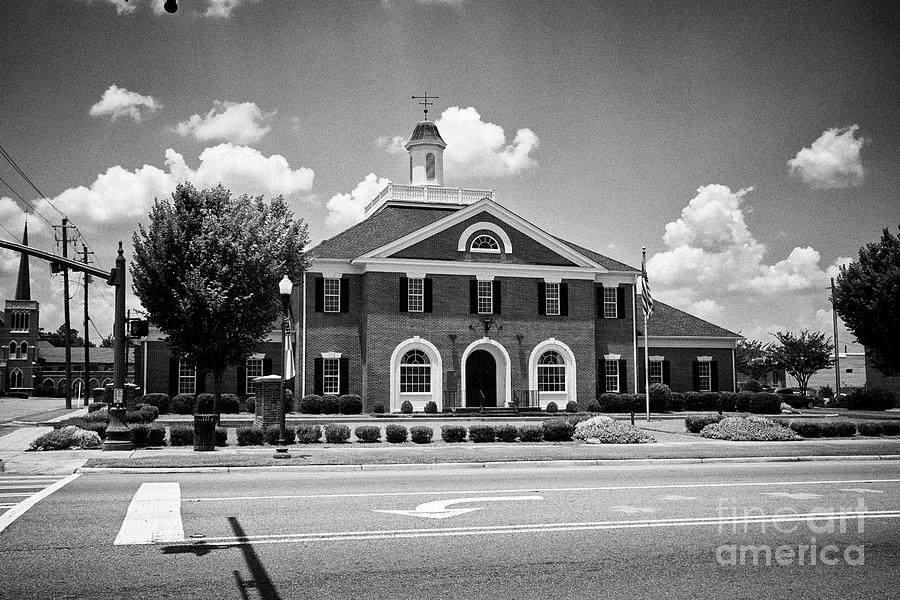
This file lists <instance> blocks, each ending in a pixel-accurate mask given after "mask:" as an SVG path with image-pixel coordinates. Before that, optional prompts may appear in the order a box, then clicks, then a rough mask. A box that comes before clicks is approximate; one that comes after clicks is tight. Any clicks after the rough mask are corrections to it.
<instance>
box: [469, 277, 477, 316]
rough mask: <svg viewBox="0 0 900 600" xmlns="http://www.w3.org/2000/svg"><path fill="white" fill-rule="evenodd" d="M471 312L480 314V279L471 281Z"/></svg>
mask: <svg viewBox="0 0 900 600" xmlns="http://www.w3.org/2000/svg"><path fill="white" fill-rule="evenodd" d="M469 312H470V313H472V314H473V315H477V314H478V280H477V279H472V280H470V281H469Z"/></svg>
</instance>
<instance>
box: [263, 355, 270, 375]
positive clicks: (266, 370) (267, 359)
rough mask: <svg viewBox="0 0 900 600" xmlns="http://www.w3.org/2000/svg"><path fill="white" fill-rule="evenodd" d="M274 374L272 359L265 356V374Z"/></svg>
mask: <svg viewBox="0 0 900 600" xmlns="http://www.w3.org/2000/svg"><path fill="white" fill-rule="evenodd" d="M271 374H272V359H271V358H264V359H263V375H271Z"/></svg>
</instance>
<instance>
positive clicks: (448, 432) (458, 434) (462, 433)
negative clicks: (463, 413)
mask: <svg viewBox="0 0 900 600" xmlns="http://www.w3.org/2000/svg"><path fill="white" fill-rule="evenodd" d="M441 439H442V440H444V441H445V442H447V443H448V444H456V443H459V442H464V441H466V428H465V427H463V426H462V425H442V426H441Z"/></svg>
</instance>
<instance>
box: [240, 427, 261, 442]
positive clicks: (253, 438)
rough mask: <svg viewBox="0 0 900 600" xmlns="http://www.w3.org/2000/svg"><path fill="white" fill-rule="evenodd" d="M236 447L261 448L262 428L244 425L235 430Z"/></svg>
mask: <svg viewBox="0 0 900 600" xmlns="http://www.w3.org/2000/svg"><path fill="white" fill-rule="evenodd" d="M237 442H238V446H262V443H263V430H262V427H257V426H255V425H245V426H243V427H238V429H237Z"/></svg>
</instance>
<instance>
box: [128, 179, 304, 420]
mask: <svg viewBox="0 0 900 600" xmlns="http://www.w3.org/2000/svg"><path fill="white" fill-rule="evenodd" d="M133 241H134V262H133V264H132V265H131V274H132V277H133V278H134V280H133V281H134V284H133V289H134V293H135V294H136V295H137V297H138V298H139V299H140V300H141V303H142V304H143V305H144V308H145V309H146V310H147V313H148V316H149V318H150V321H151V322H152V323H154V324H155V325H156V326H157V327H159V329H160V330H161V331H162V332H163V333H165V334H166V335H167V336H168V338H169V343H170V344H171V345H172V346H173V347H174V349H175V351H176V352H178V354H179V356H181V357H183V358H185V359H187V360H190V361H192V362H193V363H194V364H195V365H196V367H197V371H198V375H204V374H205V373H208V372H212V373H213V375H214V380H215V411H216V412H217V413H218V407H219V399H220V397H221V394H222V378H223V375H224V373H225V369H226V367H228V366H229V365H235V364H240V363H241V362H242V361H243V360H244V358H245V357H246V355H247V354H248V353H249V352H251V351H252V350H253V348H255V347H256V346H258V344H260V343H261V342H262V341H263V340H264V339H265V338H266V336H267V334H268V333H269V332H270V331H271V330H272V324H273V323H275V322H276V319H277V318H278V316H279V314H280V310H281V309H280V307H281V303H280V297H279V294H278V282H279V281H280V280H281V278H282V277H283V276H284V275H285V274H287V275H288V277H290V278H291V279H292V280H294V281H296V280H297V279H299V278H300V277H301V275H302V272H303V270H304V269H305V267H306V259H305V256H304V254H303V249H304V247H305V246H306V244H307V242H308V234H307V226H306V224H305V223H303V220H302V219H297V220H295V219H294V217H293V214H292V213H291V211H290V209H289V208H288V206H287V203H286V202H285V200H284V198H282V197H281V196H278V197H276V198H274V199H272V200H270V201H269V202H268V203H267V202H265V201H264V200H263V198H262V196H259V197H249V196H246V195H244V196H240V197H238V198H234V197H232V195H231V192H230V191H228V190H227V189H225V188H224V187H222V186H221V185H219V186H217V187H215V188H213V189H208V190H197V189H196V188H194V187H193V186H192V185H191V184H189V183H184V184H182V185H179V186H178V187H177V188H176V189H175V192H174V193H173V194H172V199H171V201H169V200H159V199H156V201H155V202H154V204H153V208H152V210H151V211H150V225H149V227H148V228H146V229H145V228H144V227H143V225H139V231H137V232H135V233H134V236H133Z"/></svg>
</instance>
